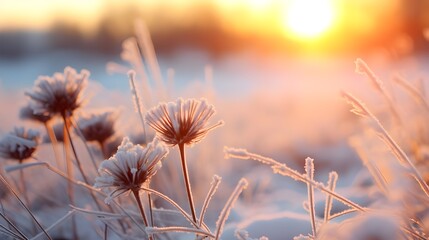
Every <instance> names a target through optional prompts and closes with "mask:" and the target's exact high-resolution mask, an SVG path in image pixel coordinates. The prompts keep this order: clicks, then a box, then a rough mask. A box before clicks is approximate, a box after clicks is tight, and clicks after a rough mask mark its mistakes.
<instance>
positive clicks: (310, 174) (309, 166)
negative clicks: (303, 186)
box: [304, 158, 316, 237]
mask: <svg viewBox="0 0 429 240" xmlns="http://www.w3.org/2000/svg"><path fill="white" fill-rule="evenodd" d="M304 167H305V172H306V174H307V178H308V179H309V180H310V181H314V162H313V159H312V158H306V159H305V166H304ZM307 195H308V204H309V206H308V207H309V212H310V219H311V229H312V230H313V237H316V214H315V210H314V208H315V206H314V187H313V186H312V185H311V184H310V183H307Z"/></svg>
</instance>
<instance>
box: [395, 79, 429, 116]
mask: <svg viewBox="0 0 429 240" xmlns="http://www.w3.org/2000/svg"><path fill="white" fill-rule="evenodd" d="M393 81H394V82H395V83H396V84H398V85H399V86H401V87H402V88H404V90H406V91H407V92H409V93H410V96H412V97H413V98H414V99H415V100H416V101H417V103H420V104H421V105H423V107H424V108H425V109H426V111H428V112H429V103H428V101H427V100H426V97H425V96H424V95H423V93H422V92H421V91H420V90H419V89H418V88H416V87H415V86H413V85H412V84H411V83H409V82H408V81H406V80H405V79H403V78H402V77H401V76H399V75H396V76H394V77H393ZM421 89H423V88H421Z"/></svg>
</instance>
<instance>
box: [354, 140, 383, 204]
mask: <svg viewBox="0 0 429 240" xmlns="http://www.w3.org/2000/svg"><path fill="white" fill-rule="evenodd" d="M349 142H350V145H351V146H352V147H353V148H354V149H355V151H356V152H357V154H358V155H359V158H360V159H361V160H362V162H363V165H364V166H365V167H366V168H367V169H368V171H369V173H370V174H371V176H372V178H373V179H374V182H375V184H376V185H377V187H378V189H380V191H381V192H383V193H384V194H385V195H386V196H387V194H388V190H389V189H388V188H387V181H386V178H385V177H384V175H383V173H382V172H381V171H380V170H379V169H378V167H377V166H376V165H375V164H374V163H373V162H371V161H370V160H369V159H368V156H366V154H365V153H364V151H363V150H362V147H361V146H359V143H358V141H357V140H356V139H351V140H350V141H349Z"/></svg>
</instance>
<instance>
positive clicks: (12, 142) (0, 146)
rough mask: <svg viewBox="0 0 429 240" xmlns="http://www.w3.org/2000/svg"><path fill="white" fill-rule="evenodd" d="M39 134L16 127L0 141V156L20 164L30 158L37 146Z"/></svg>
mask: <svg viewBox="0 0 429 240" xmlns="http://www.w3.org/2000/svg"><path fill="white" fill-rule="evenodd" d="M38 139H39V133H38V132H37V131H35V130H32V129H29V130H26V129H24V128H23V127H19V128H18V127H16V128H15V129H14V131H12V132H10V133H8V134H6V135H5V136H4V137H3V138H2V139H1V140H0V156H2V157H3V158H8V159H15V160H19V161H20V162H21V161H23V160H25V159H28V158H30V157H31V156H32V155H33V153H34V152H35V151H36V148H37V146H38Z"/></svg>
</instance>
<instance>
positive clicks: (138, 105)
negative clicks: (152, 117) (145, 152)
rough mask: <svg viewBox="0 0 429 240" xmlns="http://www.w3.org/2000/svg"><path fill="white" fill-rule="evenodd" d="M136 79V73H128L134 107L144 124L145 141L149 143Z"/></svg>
mask: <svg viewBox="0 0 429 240" xmlns="http://www.w3.org/2000/svg"><path fill="white" fill-rule="evenodd" d="M135 77H136V73H135V72H134V71H129V72H128V78H129V80H130V86H131V94H132V95H133V102H134V107H135V109H136V112H138V114H139V117H140V122H141V124H142V128H143V135H144V138H145V141H147V137H146V125H145V121H144V118H143V106H142V105H143V104H142V103H141V101H140V97H139V94H138V91H137V88H136V84H135Z"/></svg>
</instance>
